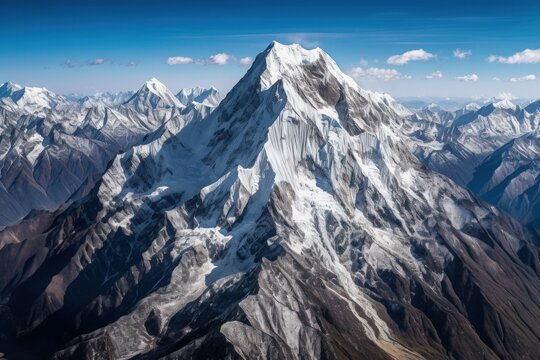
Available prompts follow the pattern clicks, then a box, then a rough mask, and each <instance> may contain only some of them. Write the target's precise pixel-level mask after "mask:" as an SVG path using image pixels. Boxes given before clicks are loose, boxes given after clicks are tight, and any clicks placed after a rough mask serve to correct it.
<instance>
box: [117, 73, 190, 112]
mask: <svg viewBox="0 0 540 360" xmlns="http://www.w3.org/2000/svg"><path fill="white" fill-rule="evenodd" d="M124 105H125V106H130V107H133V108H135V109H136V110H138V111H144V110H143V109H145V108H148V107H149V108H151V109H166V108H172V107H177V108H183V107H184V105H182V103H180V101H179V100H178V99H177V98H176V97H175V96H174V95H173V93H172V92H170V90H169V89H167V87H166V86H165V85H163V83H161V82H160V81H159V80H158V79H156V78H152V79H150V80H148V81H147V82H146V84H144V86H143V87H142V88H141V89H140V90H139V91H137V92H136V93H135V94H134V95H133V96H132V97H131V98H130V99H129V100H128V101H126V102H125V104H124Z"/></svg>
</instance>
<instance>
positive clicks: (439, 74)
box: [426, 70, 443, 80]
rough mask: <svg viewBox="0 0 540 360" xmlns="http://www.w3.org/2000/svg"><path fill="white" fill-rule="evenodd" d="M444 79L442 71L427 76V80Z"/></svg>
mask: <svg viewBox="0 0 540 360" xmlns="http://www.w3.org/2000/svg"><path fill="white" fill-rule="evenodd" d="M442 78H443V73H442V72H441V71H439V70H437V71H434V72H432V73H431V74H429V75H426V79H429V80H431V79H442Z"/></svg>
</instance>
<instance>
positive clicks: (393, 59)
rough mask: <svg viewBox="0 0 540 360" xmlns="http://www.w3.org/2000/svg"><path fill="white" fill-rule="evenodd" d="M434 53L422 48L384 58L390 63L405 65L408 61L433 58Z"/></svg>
mask: <svg viewBox="0 0 540 360" xmlns="http://www.w3.org/2000/svg"><path fill="white" fill-rule="evenodd" d="M434 57H435V55H433V54H431V53H428V52H427V51H424V50H423V49H418V50H411V51H407V52H404V53H403V54H401V55H392V56H390V57H389V58H388V60H386V62H387V63H388V64H392V65H405V64H407V63H408V62H409V61H418V60H429V59H433V58H434Z"/></svg>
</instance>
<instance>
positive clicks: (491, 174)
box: [402, 99, 540, 223]
mask: <svg viewBox="0 0 540 360" xmlns="http://www.w3.org/2000/svg"><path fill="white" fill-rule="evenodd" d="M538 129H540V112H537V111H536V108H535V103H532V104H530V105H529V106H527V107H526V108H525V109H522V108H521V107H520V106H518V105H515V104H514V103H512V102H511V101H510V100H508V99H502V100H500V99H498V100H497V101H495V102H493V103H490V104H488V105H485V106H484V107H482V108H477V106H475V105H472V106H467V107H466V108H464V109H462V110H459V111H457V112H444V111H437V112H435V113H433V112H431V111H430V110H429V109H425V110H423V111H421V112H419V113H416V114H414V115H412V116H410V117H407V118H406V119H405V121H404V125H403V127H402V130H403V131H404V132H405V133H406V134H408V135H409V137H410V138H411V139H412V140H413V141H412V143H410V144H411V146H412V149H413V152H414V153H415V154H416V155H417V156H418V157H419V158H420V159H421V161H422V162H423V163H424V164H425V165H426V166H428V167H429V168H431V169H433V170H435V171H437V172H440V173H442V174H445V175H447V176H448V177H450V178H451V179H453V180H455V181H456V182H458V183H459V184H461V185H463V186H468V187H469V188H470V189H471V190H472V191H474V192H475V193H476V194H478V195H480V196H481V197H482V198H483V199H485V200H487V201H489V202H490V203H492V204H494V205H497V206H498V207H500V208H502V209H504V210H507V211H509V212H510V213H511V214H512V215H514V216H515V217H516V218H517V219H519V220H523V221H525V222H526V223H533V222H534V221H533V220H532V219H536V218H537V215H536V214H535V212H536V208H535V207H534V206H530V205H529V204H530V203H531V201H532V202H533V203H534V200H531V199H530V198H533V199H534V198H537V197H538V196H539V195H540V194H539V193H538V191H537V190H535V189H537V188H536V187H535V186H534V185H533V184H534V182H535V180H534V179H536V178H537V177H538V176H539V175H540V172H539V171H538V168H537V167H535V166H532V165H531V166H530V167H529V168H528V171H524V172H523V173H521V172H520V171H521V170H523V169H524V168H522V166H524V165H525V164H529V163H530V162H531V159H534V158H536V157H537V156H538V149H537V148H536V147H535V146H534V145H533V144H532V143H531V141H530V140H531V139H534V140H533V141H532V142H534V141H536V140H537V136H538V135H535V132H536V134H537V132H538ZM525 139H529V140H525ZM524 142H525V143H527V144H529V145H530V146H529V145H527V146H522V145H520V144H523V143H524ZM518 145H519V146H518ZM507 156H509V157H510V158H508V159H507ZM506 160H510V162H506ZM531 164H532V163H531ZM510 169H513V171H510ZM514 171H518V173H519V174H521V175H519V176H518V173H515V172H514ZM506 176H510V178H506ZM514 177H515V178H514ZM525 178H527V179H528V180H523V179H525ZM535 191H536V193H535ZM522 195H523V196H522Z"/></svg>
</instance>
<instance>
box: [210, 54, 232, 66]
mask: <svg viewBox="0 0 540 360" xmlns="http://www.w3.org/2000/svg"><path fill="white" fill-rule="evenodd" d="M230 59H231V55H229V54H226V53H219V54H216V55H212V56H210V57H209V58H208V63H209V64H216V65H225V64H226V63H228V62H229V60H230Z"/></svg>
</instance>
